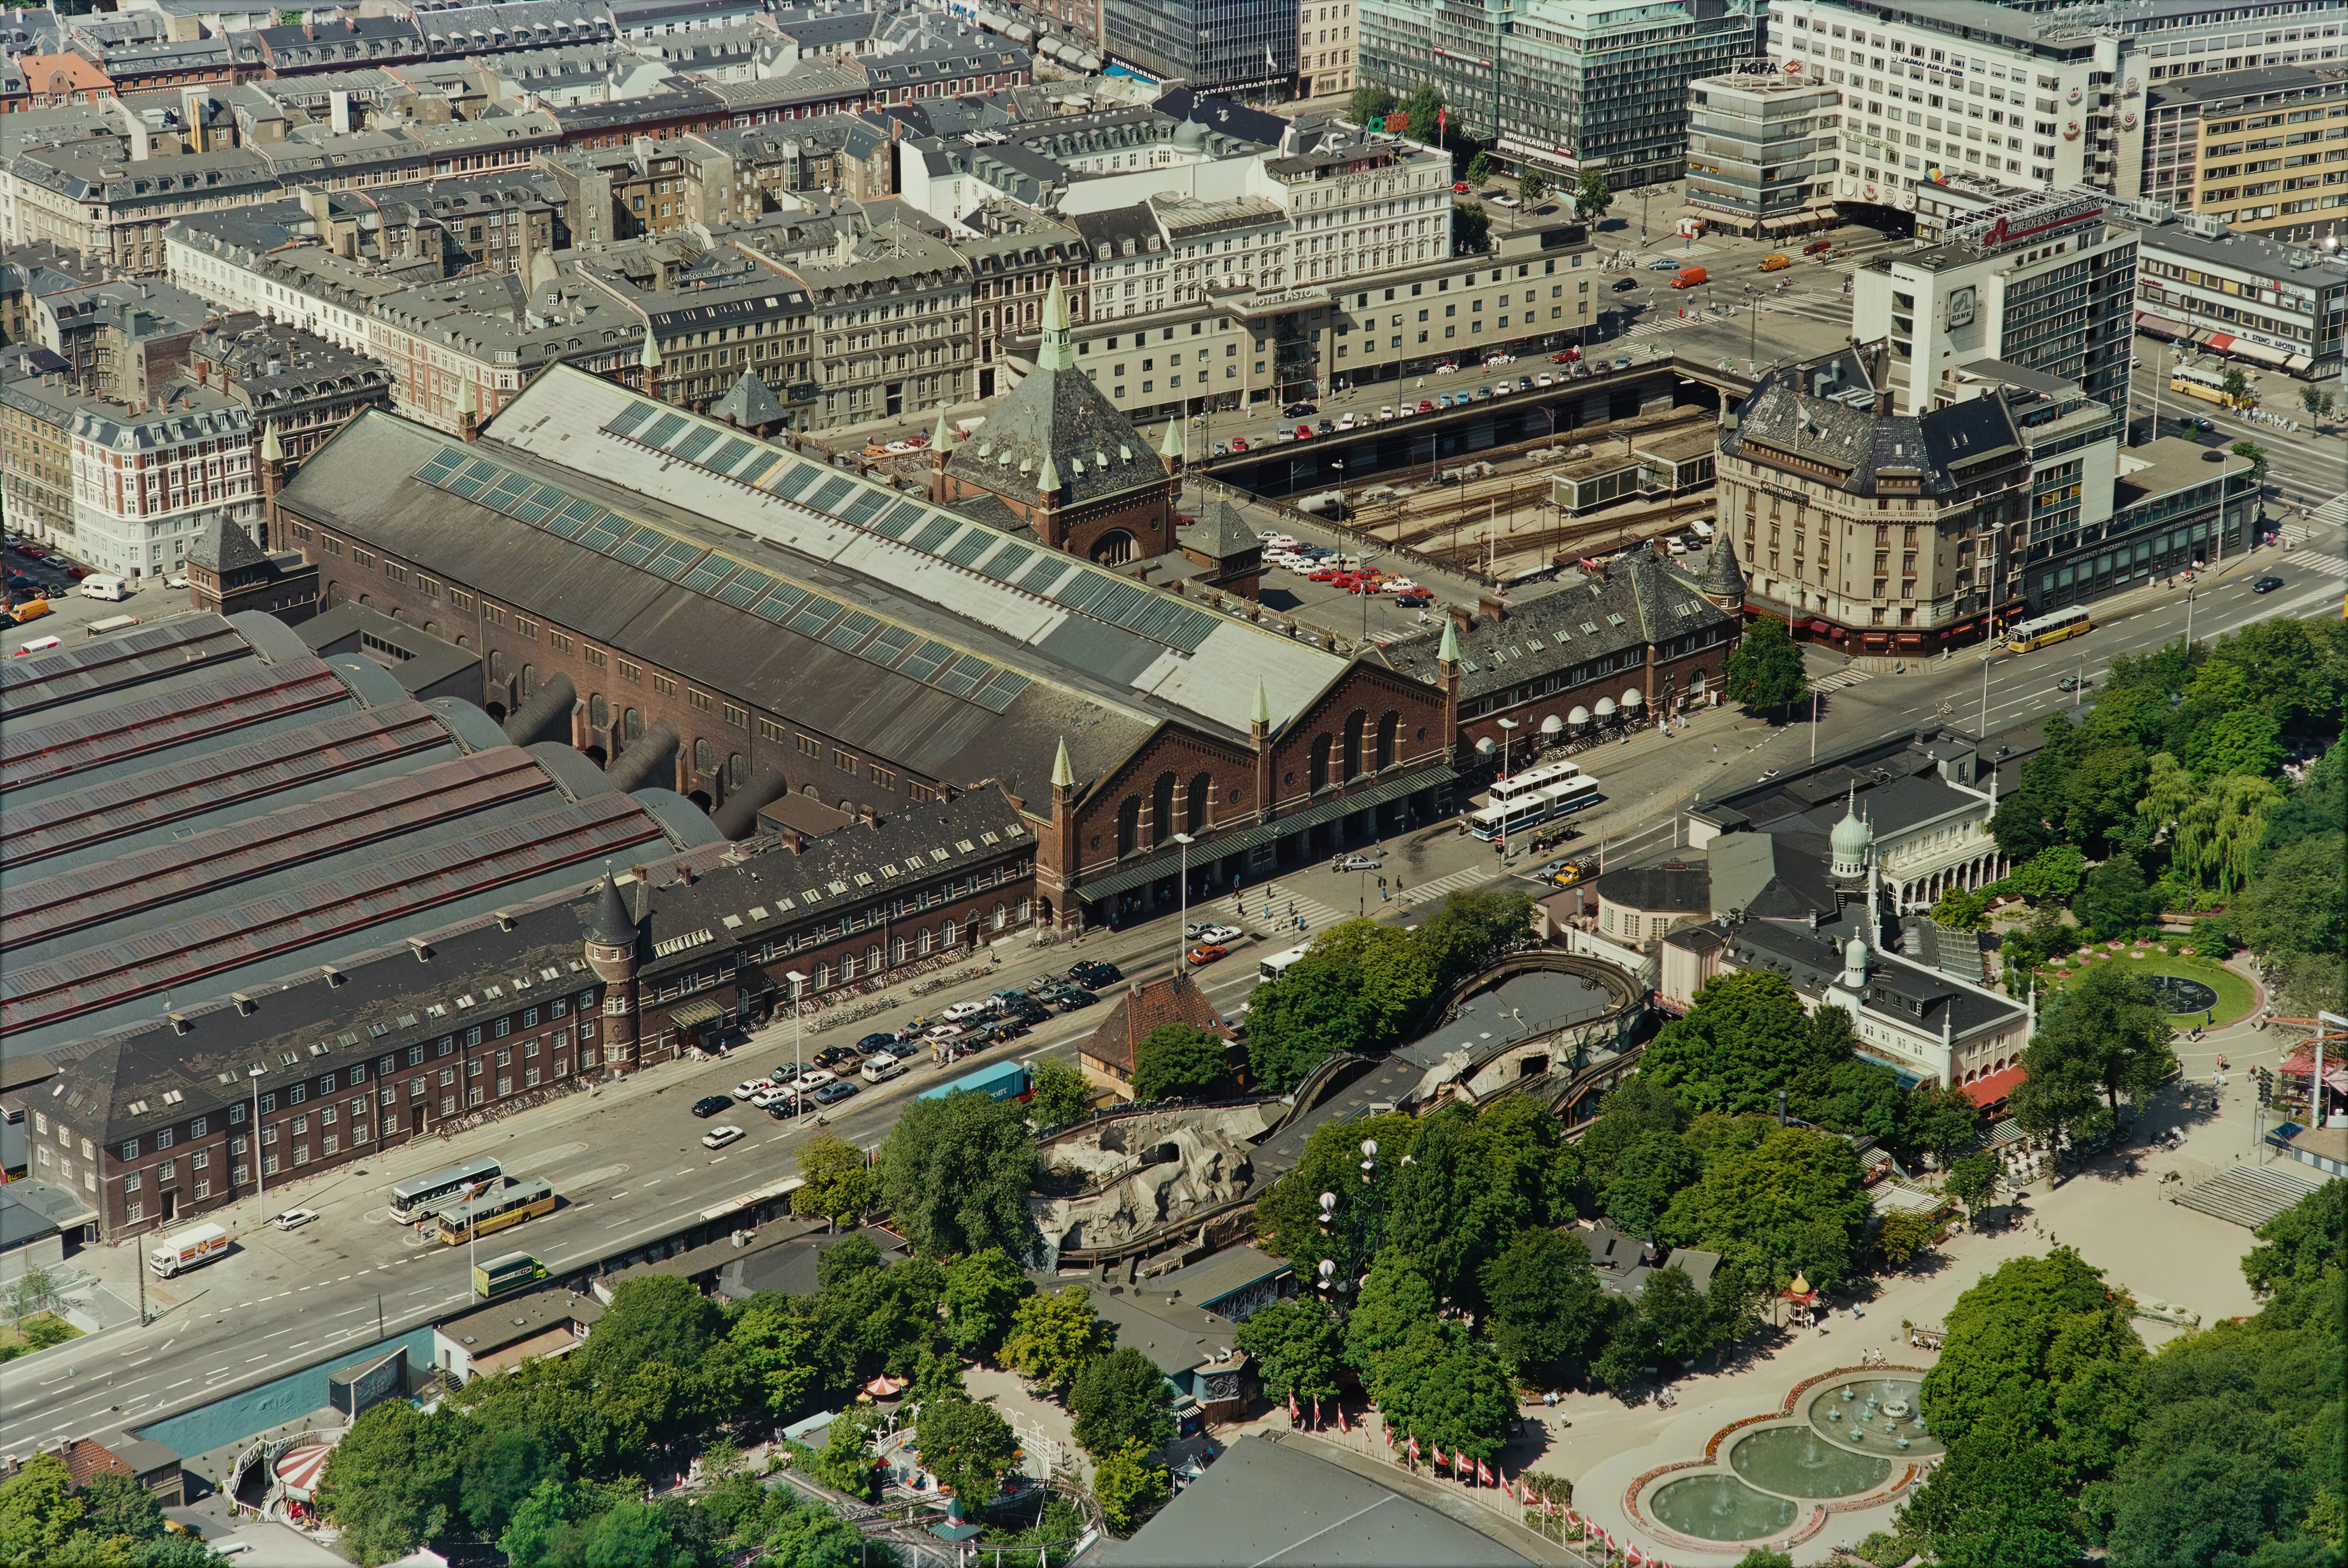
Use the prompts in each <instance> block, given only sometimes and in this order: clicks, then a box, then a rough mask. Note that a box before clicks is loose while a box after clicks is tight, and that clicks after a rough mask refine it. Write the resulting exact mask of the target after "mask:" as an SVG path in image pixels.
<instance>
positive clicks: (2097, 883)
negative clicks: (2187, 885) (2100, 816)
mask: <svg viewBox="0 0 2348 1568" xmlns="http://www.w3.org/2000/svg"><path fill="white" fill-rule="evenodd" d="M2071 912H2072V913H2073V914H2074V915H2076V916H2077V917H2079V926H2080V928H2081V929H2082V930H2084V931H2085V932H2086V934H2087V935H2088V936H2089V937H2091V938H2094V939H2096V940H2098V941H2102V940H2106V939H2109V938H2114V937H2126V936H2131V935H2133V934H2135V933H2136V932H2137V930H2139V929H2141V928H2142V927H2146V926H2149V925H2153V924H2155V923H2156V922H2157V921H2158V920H2159V918H2160V896H2159V895H2158V894H2157V893H2156V892H2154V891H2153V890H2152V888H2151V887H2150V886H2147V884H2146V882H2145V879H2144V868H2143V867H2142V866H2138V865H2137V859H2136V856H2133V855H2129V854H2127V853H2125V852H2123V853H2121V854H2118V855H2115V856H2112V857H2111V858H2110V859H2109V860H2106V861H2105V862H2104V863H2103V864H2102V865H2101V866H2096V868H2095V869H2094V870H2093V871H2090V872H2088V873H2087V881H2086V885H2085V886H2083V887H2082V888H2080V889H2079V897H2077V898H2076V899H2075V900H2074V901H2073V903H2072V905H2071Z"/></svg>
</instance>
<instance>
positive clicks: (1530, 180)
mask: <svg viewBox="0 0 2348 1568" xmlns="http://www.w3.org/2000/svg"><path fill="white" fill-rule="evenodd" d="M1517 200H1519V201H1521V202H1523V203H1524V204H1525V205H1526V206H1527V207H1528V208H1531V207H1538V206H1540V204H1541V203H1542V202H1544V201H1546V200H1549V181H1548V180H1546V179H1542V178H1541V177H1540V173H1539V172H1537V171H1536V170H1533V169H1526V170H1525V171H1524V172H1523V173H1521V174H1519V175H1518V176H1517Z"/></svg>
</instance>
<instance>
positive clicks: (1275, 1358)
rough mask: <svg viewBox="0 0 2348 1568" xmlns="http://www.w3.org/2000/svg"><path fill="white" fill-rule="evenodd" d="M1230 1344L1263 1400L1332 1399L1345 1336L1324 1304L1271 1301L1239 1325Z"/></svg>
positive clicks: (1300, 1298) (1310, 1300) (1303, 1299)
mask: <svg viewBox="0 0 2348 1568" xmlns="http://www.w3.org/2000/svg"><path fill="white" fill-rule="evenodd" d="M1233 1343H1234V1344H1235V1345H1236V1346H1237V1348H1239V1350H1240V1351H1241V1353H1242V1354H1244V1355H1245V1356H1246V1357H1247V1358H1248V1359H1249V1361H1250V1362H1251V1363H1252V1364H1253V1366H1254V1368H1255V1376H1256V1381H1257V1382H1258V1384H1260V1385H1261V1386H1262V1389H1263V1392H1264V1397H1265V1398H1266V1399H1271V1400H1272V1401H1273V1402H1274V1403H1278V1402H1280V1401H1282V1400H1284V1399H1289V1398H1291V1397H1293V1398H1294V1399H1298V1400H1300V1401H1303V1402H1306V1403H1310V1402H1311V1401H1312V1400H1314V1399H1335V1398H1336V1397H1337V1368H1338V1363H1339V1362H1340V1361H1342V1360H1343V1359H1344V1354H1345V1332H1344V1328H1343V1327H1341V1326H1340V1325H1339V1324H1338V1322H1337V1319H1336V1317H1335V1316H1334V1314H1332V1313H1331V1312H1330V1310H1329V1308H1328V1307H1327V1306H1325V1305H1324V1304H1323V1303H1321V1302H1319V1301H1315V1300H1313V1298H1312V1297H1311V1296H1293V1297H1291V1298H1290V1299H1289V1300H1286V1301H1275V1302H1273V1303H1272V1305H1270V1306H1269V1307H1259V1308H1257V1309H1256V1310H1255V1311H1254V1312H1252V1313H1250V1314H1249V1315H1248V1317H1247V1318H1246V1320H1245V1321H1244V1322H1242V1323H1241V1325H1240V1327H1239V1333H1238V1335H1237V1336H1236V1337H1235V1339H1234V1341H1233Z"/></svg>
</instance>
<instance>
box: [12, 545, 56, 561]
mask: <svg viewBox="0 0 2348 1568" xmlns="http://www.w3.org/2000/svg"><path fill="white" fill-rule="evenodd" d="M16 553H17V554H18V555H20V556H23V557H24V558H25V559H26V560H46V559H49V558H48V553H47V552H46V551H45V550H43V549H42V548H40V547H39V546H37V545H18V546H17V547H16Z"/></svg>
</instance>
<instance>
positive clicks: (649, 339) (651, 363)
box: [636, 322, 661, 370]
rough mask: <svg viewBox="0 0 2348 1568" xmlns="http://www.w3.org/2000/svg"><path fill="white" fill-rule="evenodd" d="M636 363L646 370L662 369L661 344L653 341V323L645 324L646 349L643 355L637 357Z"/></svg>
mask: <svg viewBox="0 0 2348 1568" xmlns="http://www.w3.org/2000/svg"><path fill="white" fill-rule="evenodd" d="M636 363H637V364H640V365H642V366H643V367H644V369H646V370H658V369H659V368H660V367H661V352H660V344H659V343H655V342H654V341H653V329H652V323H649V322H647V323H644V352H643V353H642V354H638V355H636Z"/></svg>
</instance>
